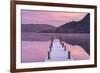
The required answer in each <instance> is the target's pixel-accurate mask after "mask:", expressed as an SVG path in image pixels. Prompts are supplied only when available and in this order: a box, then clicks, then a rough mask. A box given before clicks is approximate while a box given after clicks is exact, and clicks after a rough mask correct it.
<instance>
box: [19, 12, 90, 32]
mask: <svg viewBox="0 0 100 73" xmlns="http://www.w3.org/2000/svg"><path fill="white" fill-rule="evenodd" d="M21 31H22V32H38V33H89V32H90V14H89V13H88V14H87V15H86V16H85V17H84V18H83V19H82V20H80V21H77V22H75V21H72V22H69V23H65V24H63V25H61V26H60V27H54V26H52V25H48V24H22V25H21Z"/></svg>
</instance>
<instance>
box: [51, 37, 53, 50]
mask: <svg viewBox="0 0 100 73" xmlns="http://www.w3.org/2000/svg"><path fill="white" fill-rule="evenodd" d="M52 43H53V37H52V38H51V44H50V51H51V48H52Z"/></svg>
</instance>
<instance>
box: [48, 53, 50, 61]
mask: <svg viewBox="0 0 100 73" xmlns="http://www.w3.org/2000/svg"><path fill="white" fill-rule="evenodd" d="M48 59H50V52H49V51H48Z"/></svg>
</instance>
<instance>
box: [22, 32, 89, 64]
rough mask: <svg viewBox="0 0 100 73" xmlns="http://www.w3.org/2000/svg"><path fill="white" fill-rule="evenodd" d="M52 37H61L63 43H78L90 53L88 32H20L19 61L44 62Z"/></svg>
mask: <svg viewBox="0 0 100 73" xmlns="http://www.w3.org/2000/svg"><path fill="white" fill-rule="evenodd" d="M52 37H54V38H59V37H61V38H62V41H64V42H65V43H68V44H71V45H79V46H81V47H82V48H83V49H84V50H85V51H86V53H87V54H88V55H89V54H90V35H89V34H63V33H22V36H21V39H22V48H21V50H22V51H21V62H22V63H30V62H45V59H46V56H47V55H48V50H49V49H50V44H51V38H52Z"/></svg>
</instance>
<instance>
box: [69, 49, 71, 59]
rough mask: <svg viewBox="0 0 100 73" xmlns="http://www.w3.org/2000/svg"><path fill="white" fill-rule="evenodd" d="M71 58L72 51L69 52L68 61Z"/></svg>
mask: <svg viewBox="0 0 100 73" xmlns="http://www.w3.org/2000/svg"><path fill="white" fill-rule="evenodd" d="M70 58H71V53H70V51H68V59H70Z"/></svg>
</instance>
